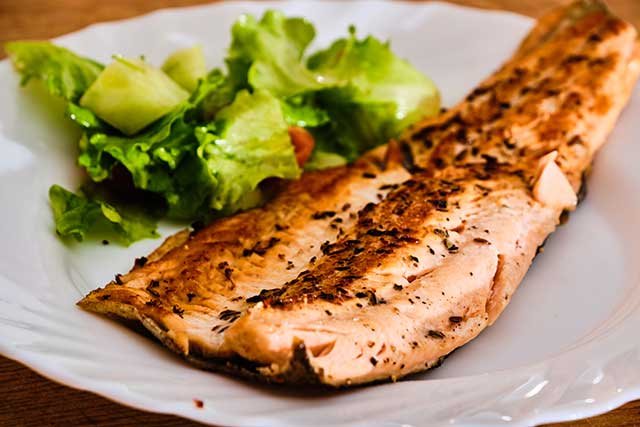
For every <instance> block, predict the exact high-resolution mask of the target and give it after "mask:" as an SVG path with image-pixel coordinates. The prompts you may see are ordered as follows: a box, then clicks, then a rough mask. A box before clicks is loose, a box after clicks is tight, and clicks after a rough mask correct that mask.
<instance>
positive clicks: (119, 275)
mask: <svg viewBox="0 0 640 427" xmlns="http://www.w3.org/2000/svg"><path fill="white" fill-rule="evenodd" d="M115 279H116V283H117V284H118V285H122V284H123V283H124V282H123V281H122V274H116V277H115Z"/></svg>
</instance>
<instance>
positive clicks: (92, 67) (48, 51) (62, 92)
mask: <svg viewBox="0 0 640 427" xmlns="http://www.w3.org/2000/svg"><path fill="white" fill-rule="evenodd" d="M5 50H6V51H7V53H8V55H9V57H10V58H11V61H12V62H13V65H14V66H15V68H16V70H17V71H18V72H19V73H20V75H21V76H22V81H21V84H22V85H25V84H27V83H28V82H29V80H31V79H34V78H35V79H38V80H42V81H43V82H44V83H45V85H46V87H47V89H48V91H49V93H51V95H53V96H57V97H61V98H63V99H65V100H67V101H70V102H74V103H75V102H77V101H78V100H79V99H80V97H81V96H82V94H83V93H84V92H85V91H86V90H87V88H89V86H91V84H92V83H93V82H94V81H95V79H96V78H97V77H98V74H100V72H101V71H102V70H103V68H104V66H103V65H102V64H100V63H98V62H95V61H93V60H91V59H87V58H83V57H81V56H78V55H76V54H75V53H73V52H71V51H69V50H68V49H65V48H63V47H59V46H56V45H54V44H52V43H50V42H41V41H21V42H10V43H7V44H6V45H5Z"/></svg>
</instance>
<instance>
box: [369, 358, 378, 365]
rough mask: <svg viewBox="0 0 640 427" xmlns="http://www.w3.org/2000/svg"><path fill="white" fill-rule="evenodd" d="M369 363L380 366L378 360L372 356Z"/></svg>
mask: <svg viewBox="0 0 640 427" xmlns="http://www.w3.org/2000/svg"><path fill="white" fill-rule="evenodd" d="M369 362H371V364H372V365H373V366H376V365H377V364H378V359H376V358H375V357H373V356H371V358H370V359H369Z"/></svg>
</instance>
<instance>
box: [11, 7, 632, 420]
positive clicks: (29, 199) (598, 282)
mask: <svg viewBox="0 0 640 427" xmlns="http://www.w3.org/2000/svg"><path fill="white" fill-rule="evenodd" d="M270 7H271V8H279V9H282V10H284V11H285V12H286V13H288V14H292V15H304V16H306V17H308V18H310V19H311V20H313V21H314V22H315V23H316V25H317V29H318V31H319V39H318V40H317V43H316V44H317V45H319V46H321V45H326V44H327V43H328V42H329V41H330V40H332V39H334V38H336V37H338V36H342V35H344V34H345V33H346V29H347V26H348V25H349V24H351V23H355V24H356V25H357V27H358V30H359V32H360V34H365V33H372V34H375V35H376V36H378V37H381V38H383V39H391V40H392V44H393V47H394V50H395V51H396V52H398V53H399V54H400V55H401V56H403V57H406V58H408V59H410V60H411V62H412V63H413V64H415V65H416V66H417V67H418V68H419V69H421V70H423V71H424V72H426V73H427V74H429V75H430V76H432V77H433V78H434V79H435V81H436V82H437V84H438V85H439V87H440V88H441V90H442V93H443V95H444V102H445V105H451V104H453V103H454V102H455V101H457V100H458V99H460V98H461V97H462V96H464V94H465V93H466V92H467V91H468V90H470V89H471V88H473V87H474V85H476V84H477V83H478V82H479V81H480V80H481V79H482V78H484V77H485V76H486V75H488V74H489V73H490V72H491V71H492V70H493V69H495V68H496V67H497V66H498V65H499V64H500V63H501V61H503V60H504V59H506V58H507V57H508V56H509V55H510V53H511V52H512V50H513V49H514V48H515V46H516V45H517V43H518V42H519V40H520V39H521V37H522V36H523V35H524V34H525V32H526V31H527V30H528V29H529V28H530V26H531V25H532V21H531V20H530V19H528V18H524V17H521V16H517V15H513V14H509V13H499V12H487V11H479V10H474V9H466V8H460V7H454V6H450V5H445V4H434V3H431V4H410V3H382V2H367V3H344V2H340V3H338V2H335V3H331V2H322V3H321V2H296V3H293V2H291V3H259V4H256V3H229V4H226V3H225V4H216V5H211V6H205V7H197V8H189V9H180V10H166V11H160V12H156V13H153V14H150V15H147V16H143V17H141V18H136V19H132V20H129V21H124V22H117V23H109V24H100V25H95V26H92V27H90V28H87V29H85V30H82V31H80V32H77V33H74V34H71V35H68V36H65V37H62V38H60V39H58V41H59V43H61V44H63V45H65V46H68V47H70V48H72V49H73V50H75V51H77V52H79V53H81V54H85V55H88V56H91V57H94V58H96V59H98V60H101V61H107V60H108V59H109V57H110V55H111V54H112V53H122V54H124V55H131V56H134V55H139V54H143V53H144V54H145V55H146V56H147V58H148V59H149V60H150V61H152V62H155V63H159V62H160V61H162V59H163V58H164V57H165V55H167V54H168V53H169V52H171V51H173V50H174V49H176V48H178V47H182V46H189V45H192V44H194V43H201V44H202V45H203V46H205V47H206V51H207V56H208V59H209V60H210V65H218V64H220V63H221V58H223V55H224V49H225V47H226V46H228V42H229V27H230V25H231V23H232V21H233V20H234V19H235V18H236V17H237V16H238V15H239V14H240V13H242V12H252V13H261V12H262V11H263V10H264V9H266V8H270ZM0 93H1V94H2V98H1V99H2V102H1V103H0V201H1V206H0V207H1V209H0V236H2V240H1V241H0V352H1V353H3V354H5V355H7V356H8V357H11V358H14V359H16V360H19V361H20V362H22V363H25V364H27V365H28V366H30V367H31V368H33V369H35V370H36V371H38V372H40V373H42V374H43V375H46V376H47V377H49V378H51V379H53V380H56V381H59V382H62V383H65V384H67V385H71V386H73V387H77V388H82V389H86V390H91V391H94V392H96V393H99V394H101V395H103V396H105V397H108V398H110V399H113V400H116V401H118V402H121V403H124V404H126V405H130V406H135V407H138V408H142V409H146V410H151V411H157V412H165V413H173V414H178V415H181V416H184V417H188V418H193V419H195V420H199V421H203V422H208V423H215V424H219V425H226V426H276V425H277V426H279V427H283V426H297V427H303V426H315V425H331V426H367V427H372V426H390V427H400V426H427V425H428V426H439V425H454V426H471V425H474V426H483V425H486V426H496V425H503V424H509V425H533V424H537V423H542V422H550V421H558V420H568V419H573V418H580V417H586V416H589V415H593V414H596V413H599V412H603V411H606V410H609V409H612V408H614V407H616V406H618V405H620V404H622V403H624V402H626V401H629V400H632V399H635V398H640V338H639V337H640V335H639V333H638V331H639V330H640V287H638V282H639V280H638V279H639V276H640V263H638V262H637V260H638V257H639V254H640V247H639V246H640V225H639V221H638V218H640V192H638V191H637V190H638V189H640V168H638V166H637V163H638V160H639V159H640V145H639V144H638V140H639V139H640V129H639V128H638V127H637V124H638V122H637V119H638V117H640V87H636V90H635V93H634V96H633V99H632V100H631V104H630V105H629V107H628V108H627V110H626V111H625V112H624V114H623V116H622V118H621V119H620V121H619V123H618V125H617V127H616V130H615V132H614V133H613V135H612V136H611V138H610V139H611V144H610V145H609V146H607V147H606V148H605V149H604V150H603V151H602V152H601V154H599V156H598V158H597V161H596V164H595V169H594V174H593V177H592V179H591V182H590V194H589V196H588V198H587V200H586V201H585V202H584V203H583V204H582V205H581V206H580V208H579V209H578V211H577V212H576V213H575V214H573V215H572V218H571V221H570V222H569V224H568V225H567V226H564V227H562V228H561V229H560V230H559V231H558V232H557V233H555V234H554V235H553V237H552V238H551V239H550V241H549V242H548V244H547V247H546V251H545V253H544V254H543V255H541V256H539V257H538V258H537V259H536V262H535V264H534V266H533V268H532V269H531V271H530V272H529V273H528V274H527V277H526V279H525V280H524V283H522V285H521V286H520V290H519V291H518V292H517V294H516V295H515V297H514V298H513V302H512V303H511V304H510V305H509V307H508V308H507V310H506V311H505V312H504V314H503V315H502V317H501V318H500V319H499V320H498V322H497V323H496V324H495V325H494V326H493V327H491V328H489V329H488V330H487V331H485V332H484V333H482V335H481V336H480V337H478V338H477V339H476V340H474V341H473V342H472V343H470V344H469V345H467V346H465V347H464V348H462V349H460V350H458V351H456V352H455V353H454V354H453V355H451V356H450V357H449V358H448V359H447V360H446V362H445V363H444V365H443V366H442V367H440V368H438V369H436V370H434V371H432V372H428V373H426V374H422V375H417V376H413V377H412V378H410V379H409V380H406V381H402V382H399V383H395V384H382V385H376V386H370V387H362V388H356V389H353V390H348V391H342V392H331V393H326V392H325V393H323V392H308V391H302V390H300V389H298V390H296V389H283V388H278V387H265V386H260V385H256V384H252V383H248V382H243V381H238V380H235V379H233V378H230V377H226V376H223V375H217V374H212V373H208V372H202V371H199V370H196V369H195V368H192V367H191V366H189V365H187V364H185V363H184V362H182V361H181V360H180V359H178V358H177V357H175V356H174V355H173V354H171V353H169V352H168V351H166V350H165V349H163V348H161V347H160V346H159V345H157V344H156V343H155V342H153V341H151V340H149V339H146V338H144V337H142V336H140V335H137V334H136V333H134V332H132V331H130V330H128V329H126V328H124V327H122V326H120V325H118V324H116V323H114V322H111V321H108V320H106V319H103V318H101V317H98V316H94V315H91V314H88V313H85V312H83V311H82V310H80V309H78V308H77V307H76V306H75V305H74V303H75V302H76V301H77V300H78V299H79V298H80V297H81V296H83V295H84V294H86V293H87V292H88V291H90V290H92V289H93V288H95V287H97V286H99V285H101V284H103V283H105V282H107V281H109V280H110V279H111V278H112V277H113V274H114V273H116V272H123V271H126V270H128V269H129V267H130V264H131V261H132V259H133V258H134V257H135V256H139V255H142V254H145V253H147V252H149V251H150V250H151V249H152V248H154V247H155V246H156V245H158V244H159V243H160V241H159V240H148V241H143V242H140V243H138V244H136V245H133V246H132V247H130V248H128V249H123V248H121V247H118V246H115V245H110V246H102V245H100V244H99V243H83V244H82V245H77V244H71V245H68V246H65V245H64V244H62V242H61V241H60V240H58V239H57V238H56V237H55V235H54V232H53V224H52V219H51V213H50V210H49V207H48V203H47V189H48V187H49V185H51V184H52V183H61V184H63V185H65V186H70V187H74V186H75V185H77V184H78V183H79V180H80V174H79V171H78V170H77V169H76V167H75V165H74V162H75V156H74V147H75V139H76V137H77V134H76V132H75V130H74V129H73V127H72V126H71V125H65V124H64V123H62V120H61V115H62V105H58V104H55V103H52V102H51V101H50V100H49V98H48V96H46V94H44V93H43V91H42V90H41V89H40V88H39V87H38V86H37V85H32V86H30V87H28V88H27V89H20V88H19V87H18V77H17V76H16V75H15V74H14V73H13V72H12V70H11V69H10V65H9V64H8V63H7V62H6V61H3V62H2V63H0ZM634 118H635V120H634ZM170 231H172V230H171V229H170V227H165V228H164V229H163V232H164V234H167V233H169V232H170ZM194 399H200V400H202V401H203V402H204V407H203V408H201V409H199V408H197V407H196V405H195V404H194Z"/></svg>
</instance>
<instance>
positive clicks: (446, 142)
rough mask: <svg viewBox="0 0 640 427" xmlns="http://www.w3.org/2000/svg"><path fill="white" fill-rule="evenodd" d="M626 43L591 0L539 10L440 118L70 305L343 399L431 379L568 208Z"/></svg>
mask: <svg viewBox="0 0 640 427" xmlns="http://www.w3.org/2000/svg"><path fill="white" fill-rule="evenodd" d="M636 37H637V34H636V32H635V30H634V29H633V27H632V26H630V25H629V24H627V23H625V22H623V21H621V20H619V19H618V18H616V17H614V16H613V15H611V14H610V13H609V12H608V11H607V10H606V8H604V6H602V4H601V3H600V2H598V1H589V0H586V1H578V2H576V3H574V4H572V5H569V6H566V7H563V8H560V9H557V10H555V11H552V12H551V13H549V14H548V15H546V16H545V17H543V18H542V19H541V20H540V21H539V23H538V24H537V26H536V27H535V28H534V29H533V30H532V31H531V32H530V34H529V35H528V36H527V37H526V38H525V39H524V41H523V42H522V44H521V45H520V47H519V49H518V50H517V51H516V53H515V54H514V56H513V57H512V58H511V59H510V60H509V61H507V62H506V63H505V64H504V65H503V66H502V67H501V68H500V69H499V70H498V71H497V72H496V73H494V74H493V75H492V76H491V77H489V78H488V79H487V80H485V81H484V82H483V83H481V84H480V85H479V86H478V88H477V89H476V90H474V91H473V92H472V93H471V94H470V95H469V96H468V97H467V98H466V99H465V100H463V101H462V102H461V103H460V104H458V105H457V106H455V107H454V108H452V109H451V110H449V111H448V112H446V113H445V114H443V115H441V116H440V117H438V118H435V119H430V120H426V121H423V122H421V123H418V124H416V125H414V126H413V127H412V128H411V129H409V130H408V131H407V133H406V134H405V135H404V136H403V137H402V138H401V139H400V140H399V141H398V142H397V143H396V142H394V143H392V144H390V145H389V147H388V148H384V147H383V148H379V149H377V150H375V151H374V152H372V153H369V154H367V155H366V156H364V157H363V158H362V159H361V160H359V161H358V162H357V163H356V164H355V165H353V166H348V167H343V168H337V169H333V170H329V171H321V172H314V173H311V174H305V175H304V176H303V177H302V178H301V179H300V180H299V181H296V182H292V183H290V184H288V186H287V188H286V189H285V190H284V191H283V192H282V193H280V194H279V195H278V196H277V197H276V198H275V199H274V200H273V201H272V202H270V203H269V204H267V205H266V206H265V207H263V208H260V209H256V210H252V211H249V212H245V213H241V214H238V215H236V216H233V217H230V218H225V219H222V220H218V221H215V222H214V223H212V224H210V225H209V226H207V227H205V228H204V229H202V230H200V231H198V232H196V233H191V234H190V233H188V232H183V233H181V234H179V235H177V236H174V237H170V238H169V239H168V240H167V241H166V242H165V244H163V246H161V247H160V248H159V249H158V250H157V251H156V252H154V253H153V254H151V255H150V256H149V257H148V260H147V262H146V264H144V265H139V266H137V267H134V269H133V270H132V271H131V272H130V273H128V274H127V275H124V276H121V277H119V278H118V282H119V283H121V284H118V283H116V282H112V283H110V284H108V285H107V286H106V287H105V288H102V289H98V290H96V291H93V292H92V293H90V294H89V295H88V296H87V297H85V298H84V299H83V300H82V301H80V302H79V304H80V305H81V306H82V307H84V308H86V309H89V310H92V311H96V312H101V313H107V314H110V315H115V316H117V317H122V318H127V319H134V320H139V321H141V322H142V323H143V325H145V326H146V327H147V328H148V329H149V330H150V331H151V332H152V333H153V334H154V335H155V336H156V337H158V338H159V339H160V340H161V341H162V342H163V343H165V345H167V346H168V347H169V348H171V349H173V350H174V351H176V352H177V353H179V354H181V355H183V356H185V357H186V358H187V359H188V360H191V361H193V362H194V363H196V364H198V365H199V366H202V367H206V368H210V369H217V370H226V371H232V372H237V373H239V374H241V375H245V376H252V377H255V378H258V379H261V380H268V381H275V382H312V383H322V384H326V385H330V386H345V385H352V384H360V383H366V382H372V381H380V380H387V379H391V380H395V379H397V378H400V377H402V376H404V375H407V374H410V373H413V372H418V371H421V370H424V369H428V368H430V367H433V366H436V365H437V364H438V363H439V362H440V361H441V360H442V358H443V357H444V356H446V355H447V354H449V353H450V352H451V351H453V350H454V349H455V348H457V347H459V346H461V345H463V344H464V343H466V342H468V341H469V340H471V339H473V338H474V337H475V336H477V335H478V334H479V333H480V332H481V331H482V330H483V329H484V328H485V327H487V326H489V325H490V324H492V323H493V322H495V320H496V319H497V318H498V316H499V314H500V313H501V312H502V310H503V309H504V307H505V306H506V305H507V304H508V302H509V300H510V299H511V297H512V295H513V293H514V292H515V290H516V288H517V286H518V284H519V283H520V281H521V280H522V278H523V277H524V275H525V273H526V271H527V270H528V268H529V266H530V264H531V262H532V260H533V258H534V257H535V255H536V253H537V249H538V247H539V246H540V245H542V244H543V242H544V240H545V239H546V238H547V237H548V235H549V234H550V233H551V232H553V231H554V230H555V228H556V226H557V225H558V223H559V219H560V216H561V215H562V213H563V212H564V211H570V210H572V209H574V208H575V206H576V202H577V198H576V193H578V191H579V190H580V186H581V183H582V178H583V175H584V173H585V171H586V170H587V169H588V167H589V165H590V164H591V162H592V160H593V156H594V154H595V153H596V151H597V150H598V149H599V148H600V147H601V146H602V145H603V144H604V142H605V140H606V136H607V135H608V133H609V132H610V131H611V129H612V128H613V126H614V124H615V121H616V119H617V117H618V115H619V114H620V112H621V110H622V109H623V107H624V105H625V104H626V102H627V100H628V98H629V96H630V93H631V90H632V88H633V86H634V84H635V82H636V80H637V78H638V75H639V74H640V59H639V58H640V49H639V48H638V42H637V38H636ZM385 150H386V153H385ZM385 158H386V160H387V161H386V162H385V160H384V159H385ZM381 187H383V188H384V189H381ZM345 203H349V204H350V206H349V208H348V209H346V210H345V212H342V207H343V206H344V204H345ZM331 212H335V213H334V214H333V215H331V214H330V213H331ZM314 217H317V219H314ZM335 218H341V220H342V222H341V223H336V222H335ZM276 224H279V225H283V226H288V228H286V229H281V230H276ZM279 228H282V227H279ZM340 229H342V231H340ZM273 237H275V238H277V239H280V240H278V241H273V240H272V238H273ZM265 242H267V244H266V245H265ZM312 246H313V247H312ZM255 249H257V250H258V252H257V253H256V252H255ZM246 250H251V252H250V254H248V255H244V256H243V253H244V252H245V251H246ZM279 254H282V255H284V257H279V256H278V255H279ZM313 257H315V259H313ZM281 258H284V260H283V259H281ZM312 260H313V262H312ZM287 261H291V264H292V265H291V264H288V263H287ZM225 262H226V263H227V265H224V264H223V263H225ZM229 268H230V269H232V271H231V272H230V273H229V272H228V270H227V269H229ZM156 282H157V284H156ZM261 291H262V292H261Z"/></svg>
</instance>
